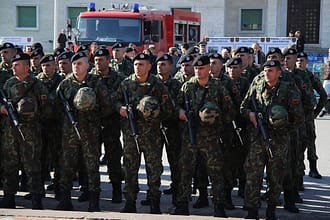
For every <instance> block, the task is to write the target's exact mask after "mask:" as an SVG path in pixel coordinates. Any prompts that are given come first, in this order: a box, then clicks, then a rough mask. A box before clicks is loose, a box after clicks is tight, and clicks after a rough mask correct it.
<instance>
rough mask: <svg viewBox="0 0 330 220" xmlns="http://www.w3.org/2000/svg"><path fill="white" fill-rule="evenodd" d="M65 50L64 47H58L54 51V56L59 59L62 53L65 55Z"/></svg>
mask: <svg viewBox="0 0 330 220" xmlns="http://www.w3.org/2000/svg"><path fill="white" fill-rule="evenodd" d="M64 51H65V50H64V48H63V47H58V48H56V49H55V50H54V56H55V57H57V56H59V55H60V54H61V53H63V52H64Z"/></svg>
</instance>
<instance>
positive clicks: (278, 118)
mask: <svg viewBox="0 0 330 220" xmlns="http://www.w3.org/2000/svg"><path fill="white" fill-rule="evenodd" d="M263 67H264V74H263V76H261V77H260V78H259V79H258V80H255V81H254V83H253V84H252V85H251V86H250V89H249V91H248V93H247V95H246V97H245V99H244V100H243V102H242V105H241V114H243V116H244V117H245V118H247V119H249V120H250V121H251V123H252V125H253V128H251V130H250V132H251V141H252V142H251V145H250V147H249V151H248V156H247V159H246V161H245V164H244V169H245V172H246V179H247V181H246V186H245V197H244V198H245V206H246V207H247V208H248V215H247V216H246V218H247V219H258V208H259V207H260V186H261V184H262V178H263V173H264V168H265V166H266V172H267V180H268V182H269V197H268V201H267V203H268V206H267V209H266V219H269V220H273V219H274V220H275V219H276V214H275V209H276V202H277V201H278V199H279V196H280V194H281V190H282V182H283V178H284V173H283V169H285V168H286V166H287V165H286V163H287V158H288V157H287V155H288V145H289V140H290V137H289V130H288V127H289V126H298V125H300V124H301V123H302V122H303V113H302V112H303V109H302V105H301V95H300V92H299V90H298V89H297V87H296V86H295V84H294V83H291V82H288V81H285V80H283V79H282V78H280V75H281V74H282V70H281V64H280V62H279V61H277V60H270V61H267V62H266V63H265V64H264V66H263ZM251 100H254V101H255V104H256V108H257V110H258V111H260V113H262V114H263V116H264V120H265V122H264V124H265V129H267V130H268V132H269V135H270V137H271V139H272V142H271V143H272V146H274V147H272V148H271V152H272V157H271V156H269V154H267V153H269V152H267V150H266V148H265V143H264V140H263V137H262V136H261V135H260V133H259V132H258V130H257V127H258V126H259V129H260V126H261V125H260V124H258V123H259V122H258V123H257V118H256V114H257V113H256V110H255V109H253V107H252V106H253V104H252V101H251Z"/></svg>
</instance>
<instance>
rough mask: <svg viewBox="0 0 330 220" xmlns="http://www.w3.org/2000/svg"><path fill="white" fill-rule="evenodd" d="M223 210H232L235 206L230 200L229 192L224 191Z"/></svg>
mask: <svg viewBox="0 0 330 220" xmlns="http://www.w3.org/2000/svg"><path fill="white" fill-rule="evenodd" d="M224 207H225V209H228V210H233V209H235V206H234V204H233V201H232V199H231V190H230V189H229V190H225V203H224Z"/></svg>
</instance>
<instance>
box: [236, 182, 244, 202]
mask: <svg viewBox="0 0 330 220" xmlns="http://www.w3.org/2000/svg"><path fill="white" fill-rule="evenodd" d="M244 191H245V181H243V180H240V181H239V185H238V191H237V196H238V197H241V198H243V199H244Z"/></svg>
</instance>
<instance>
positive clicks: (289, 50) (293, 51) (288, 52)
mask: <svg viewBox="0 0 330 220" xmlns="http://www.w3.org/2000/svg"><path fill="white" fill-rule="evenodd" d="M287 55H297V50H296V49H293V48H288V49H287V50H285V52H284V53H283V56H287Z"/></svg>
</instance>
